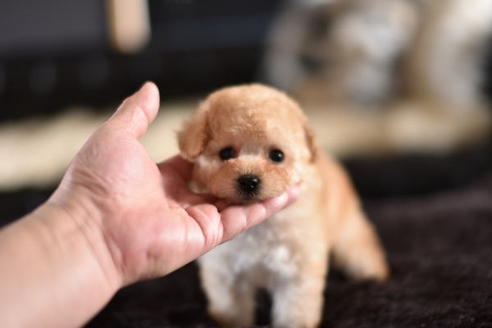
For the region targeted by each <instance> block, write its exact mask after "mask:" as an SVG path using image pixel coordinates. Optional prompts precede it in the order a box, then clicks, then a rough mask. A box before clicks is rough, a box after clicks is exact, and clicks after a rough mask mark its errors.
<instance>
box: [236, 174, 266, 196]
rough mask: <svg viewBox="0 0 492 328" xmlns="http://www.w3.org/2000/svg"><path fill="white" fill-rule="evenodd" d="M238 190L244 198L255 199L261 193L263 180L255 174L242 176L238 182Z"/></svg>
mask: <svg viewBox="0 0 492 328" xmlns="http://www.w3.org/2000/svg"><path fill="white" fill-rule="evenodd" d="M236 184H237V190H238V191H239V193H240V194H241V195H242V196H246V197H248V198H251V197H254V196H256V195H257V194H258V192H259V191H260V186H261V179H260V178H259V177H258V176H257V175H254V174H243V175H240V176H239V177H238V178H237V180H236Z"/></svg>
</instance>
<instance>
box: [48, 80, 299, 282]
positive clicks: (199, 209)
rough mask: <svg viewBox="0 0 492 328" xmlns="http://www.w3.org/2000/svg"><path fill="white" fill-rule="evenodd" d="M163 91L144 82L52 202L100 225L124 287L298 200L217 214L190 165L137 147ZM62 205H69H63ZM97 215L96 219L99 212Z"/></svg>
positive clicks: (288, 197) (94, 139) (292, 194)
mask: <svg viewBox="0 0 492 328" xmlns="http://www.w3.org/2000/svg"><path fill="white" fill-rule="evenodd" d="M158 107H159V93H158V90H157V87H156V86H155V85H154V84H152V83H146V84H145V85H144V86H143V87H142V88H141V89H140V90H139V91H138V92H137V93H135V94H134V95H133V96H131V97H129V98H128V99H126V100H125V101H124V102H123V104H122V105H121V106H120V107H119V108H118V110H117V111H116V112H115V114H114V115H113V116H112V117H111V118H110V119H109V120H108V121H107V122H105V123H104V124H103V125H102V126H101V127H100V128H99V129H98V130H97V131H96V132H95V133H94V134H93V135H92V136H91V137H90V138H89V140H88V141H87V142H86V144H85V145H84V147H83V148H82V149H81V151H80V152H79V153H78V154H77V156H76V157H75V158H74V160H73V162H72V163H71V165H70V167H69V169H68V171H67V173H66V175H65V177H64V178H63V181H62V183H61V184H60V187H59V188H58V190H57V191H56V192H55V194H54V195H53V197H52V201H54V202H57V201H58V202H59V203H64V204H71V205H70V206H66V207H68V210H69V211H70V210H72V209H71V208H72V207H73V208H77V209H79V210H80V208H83V210H85V211H88V212H90V213H91V215H90V218H91V220H92V222H91V223H90V224H94V225H95V226H97V227H100V228H101V230H102V234H103V237H104V240H105V244H106V246H107V249H108V250H109V252H110V255H111V258H112V262H113V264H114V266H115V269H116V271H117V272H119V274H120V275H121V280H122V281H123V283H125V284H128V283H131V282H134V281H136V280H139V279H142V278H151V277H156V276H160V275H164V274H167V273H169V272H171V271H173V270H175V269H177V268H179V267H180V266H182V265H184V264H186V263H187V262H189V261H191V260H193V259H195V258H196V257H198V256H200V255H201V254H203V253H205V252H207V251H208V250H210V249H211V248H213V247H214V246H216V245H218V244H220V243H222V242H224V241H226V240H228V239H230V238H232V237H233V236H234V235H236V234H238V233H240V232H241V231H243V230H244V229H247V228H248V227H250V226H252V225H254V224H256V223H258V222H260V221H261V220H263V219H265V218H266V217H268V216H270V215H272V214H273V213H274V212H276V211H278V210H280V209H281V208H283V207H284V206H286V205H287V204H288V203H290V202H292V201H293V200H294V198H296V195H297V193H298V190H297V188H294V189H292V190H290V191H289V192H288V193H286V194H283V195H281V196H279V197H277V198H274V199H271V200H267V201H264V202H261V203H256V204H250V205H247V206H229V207H226V208H224V209H222V210H220V211H219V209H218V208H217V207H216V206H215V205H214V201H215V199H213V198H212V197H210V196H207V195H197V194H193V193H192V192H190V191H189V189H188V181H189V179H190V174H191V169H192V164H191V163H188V162H186V161H185V160H183V159H182V158H181V157H179V156H175V157H173V158H171V159H169V160H166V161H164V162H162V163H159V164H156V163H155V162H154V161H153V160H152V159H151V157H150V156H149V154H148V153H147V151H146V150H145V149H144V147H143V146H142V145H141V144H140V142H139V141H138V138H139V137H141V136H142V135H143V134H144V133H145V131H146V130H147V127H148V125H149V124H150V123H151V122H152V121H153V120H154V118H155V116H156V115H157V111H158ZM60 200H63V201H62V202H60ZM94 213H95V214H94Z"/></svg>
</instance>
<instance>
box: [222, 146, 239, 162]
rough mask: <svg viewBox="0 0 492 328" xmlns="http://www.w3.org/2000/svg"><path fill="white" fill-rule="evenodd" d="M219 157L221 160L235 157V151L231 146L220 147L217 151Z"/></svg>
mask: <svg viewBox="0 0 492 328" xmlns="http://www.w3.org/2000/svg"><path fill="white" fill-rule="evenodd" d="M219 157H220V159H221V160H223V161H227V160H228V159H231V158H235V157H237V153H236V151H235V150H234V148H232V147H225V148H222V149H221V151H220V152H219Z"/></svg>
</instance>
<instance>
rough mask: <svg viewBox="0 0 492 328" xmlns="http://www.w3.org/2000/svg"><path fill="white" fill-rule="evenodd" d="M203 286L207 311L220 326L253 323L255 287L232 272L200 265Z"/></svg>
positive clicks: (248, 324)
mask: <svg viewBox="0 0 492 328" xmlns="http://www.w3.org/2000/svg"><path fill="white" fill-rule="evenodd" d="M200 274H201V278H202V284H203V288H204V290H205V294H206V295H207V299H208V312H209V314H210V316H211V317H212V318H214V320H216V321H217V322H218V323H219V324H220V325H221V326H222V327H244V326H251V325H253V323H254V296H255V289H254V288H253V287H252V286H251V285H250V284H249V283H247V282H246V281H244V280H242V279H231V276H232V274H231V273H229V274H227V273H224V272H220V271H218V270H214V269H213V267H208V266H206V265H202V266H201V269H200Z"/></svg>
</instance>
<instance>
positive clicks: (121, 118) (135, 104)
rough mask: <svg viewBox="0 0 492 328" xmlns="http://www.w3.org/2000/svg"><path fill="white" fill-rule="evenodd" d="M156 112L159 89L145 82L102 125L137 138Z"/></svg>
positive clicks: (143, 131) (142, 133)
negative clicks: (124, 131) (126, 132)
mask: <svg viewBox="0 0 492 328" xmlns="http://www.w3.org/2000/svg"><path fill="white" fill-rule="evenodd" d="M158 111H159V89H158V88H157V86H156V85H155V84H154V83H152V82H146V83H145V84H144V85H143V86H142V87H141V88H140V90H138V91H137V92H135V93H134V94H133V95H131V96H130V97H128V98H126V99H125V100H124V101H123V103H122V104H121V105H120V107H118V109H117V110H116V112H115V113H114V114H113V115H112V116H111V117H110V118H109V120H108V121H107V122H106V123H105V124H104V125H105V126H107V127H109V128H111V129H121V130H126V131H128V133H130V134H131V135H133V136H135V138H139V137H141V136H142V135H144V133H145V131H147V127H148V126H149V124H150V123H152V121H153V120H154V119H155V117H156V116H157V112H158Z"/></svg>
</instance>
